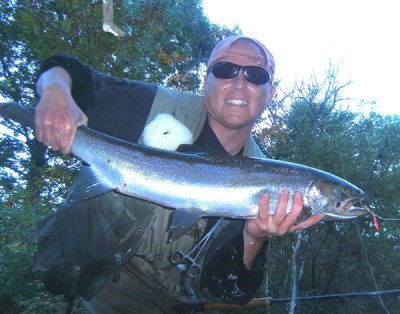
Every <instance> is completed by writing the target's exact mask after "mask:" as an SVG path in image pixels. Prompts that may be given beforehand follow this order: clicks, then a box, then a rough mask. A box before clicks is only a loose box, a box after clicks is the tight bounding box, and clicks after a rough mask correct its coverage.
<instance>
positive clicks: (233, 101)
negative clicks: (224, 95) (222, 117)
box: [226, 99, 248, 106]
mask: <svg viewBox="0 0 400 314" xmlns="http://www.w3.org/2000/svg"><path fill="white" fill-rule="evenodd" d="M226 102H227V103H228V104H231V105H239V106H243V105H247V104H248V102H247V101H246V100H243V99H227V100H226Z"/></svg>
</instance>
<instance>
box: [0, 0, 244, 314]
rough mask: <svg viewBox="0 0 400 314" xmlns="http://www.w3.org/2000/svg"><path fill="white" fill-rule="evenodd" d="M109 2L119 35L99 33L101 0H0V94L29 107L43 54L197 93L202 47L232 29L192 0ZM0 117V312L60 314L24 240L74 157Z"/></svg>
mask: <svg viewBox="0 0 400 314" xmlns="http://www.w3.org/2000/svg"><path fill="white" fill-rule="evenodd" d="M113 9H114V12H113V13H114V14H113V15H114V22H115V24H117V25H118V26H119V27H121V28H122V29H123V31H124V32H125V36H122V37H117V36H114V35H113V34H111V33H108V32H105V31H103V29H102V23H103V15H102V14H103V4H102V1H91V0H71V1H60V0H56V1H53V0H52V1H48V0H44V1H36V0H34V1H31V0H29V1H28V0H0V96H1V97H2V98H5V99H6V100H8V101H14V102H19V103H21V104H23V105H26V106H34V102H35V95H34V84H35V75H36V72H37V70H38V67H39V65H40V64H41V62H42V61H43V60H45V59H46V58H48V57H49V56H51V55H53V54H70V55H74V56H76V57H77V58H78V59H80V60H81V61H83V62H86V63H87V64H90V65H92V66H93V67H94V68H96V69H98V70H100V71H104V72H108V73H110V74H111V75H114V76H117V77H129V78H131V79H138V80H143V81H150V82H154V83H159V84H163V85H166V86H170V87H172V88H177V89H181V90H191V91H199V88H200V83H201V76H200V73H201V71H202V69H203V67H204V63H205V62H206V60H207V57H208V55H209V54H210V52H211V49H212V47H213V46H214V45H215V43H216V42H217V41H219V40H220V39H221V38H223V37H225V36H227V35H230V34H233V33H237V32H238V31H239V30H238V29H233V30H230V29H226V28H221V27H220V26H217V25H214V24H211V23H210V22H209V20H208V19H207V17H206V16H205V15H204V13H203V10H202V7H201V1H198V0H189V1H174V0H151V1H141V0H136V1H133V0H125V1H122V0H114V1H113ZM183 16H190V17H191V18H190V19H187V18H182V17H183ZM0 123H1V124H3V125H4V126H5V127H6V128H7V132H5V133H3V134H2V135H1V136H0V145H1V148H2V154H0V165H1V168H0V174H1V176H0V219H1V220H0V241H1V248H2V249H1V252H0V262H1V263H0V279H1V281H0V282H1V283H2V284H1V287H0V312H2V313H61V311H62V310H61V309H63V308H64V307H65V304H63V303H60V298H59V297H52V296H49V295H48V294H47V293H46V292H45V290H44V289H43V287H42V285H41V284H39V283H38V281H37V278H35V275H34V274H33V273H32V271H31V268H32V257H33V255H34V253H35V251H34V247H32V246H31V245H30V237H31V232H32V231H33V230H34V229H35V225H36V224H37V223H38V221H40V220H41V219H42V218H43V217H45V216H46V215H48V214H49V213H50V212H51V211H52V210H54V209H55V208H56V207H57V205H58V204H60V202H62V200H63V199H64V197H65V194H66V191H67V190H68V187H69V186H70V185H71V184H72V182H73V181H74V178H75V177H76V174H77V169H78V167H79V165H80V162H79V161H78V160H76V159H74V158H71V157H65V156H61V155H60V154H57V153H54V152H52V151H50V150H48V149H47V148H45V147H44V146H43V145H40V144H39V143H38V142H37V141H36V140H35V138H34V136H33V134H32V131H31V130H29V129H28V128H25V127H22V126H20V125H18V124H16V123H14V122H12V121H6V120H4V119H1V120H0ZM2 130H3V129H2Z"/></svg>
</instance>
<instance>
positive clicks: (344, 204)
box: [304, 179, 368, 220]
mask: <svg viewBox="0 0 400 314" xmlns="http://www.w3.org/2000/svg"><path fill="white" fill-rule="evenodd" d="M304 198H305V206H306V207H309V208H311V212H312V213H314V214H316V213H323V214H325V218H324V220H339V219H351V218H356V217H358V216H361V215H365V214H367V213H368V211H367V209H366V208H365V206H362V204H361V202H362V201H363V200H364V199H365V198H366V194H365V193H364V192H363V191H362V190H361V189H359V188H358V187H356V186H355V185H353V184H351V183H349V182H347V181H345V180H324V179H319V180H316V181H314V182H313V183H312V184H311V186H310V188H309V189H308V192H307V194H306V195H305V196H304Z"/></svg>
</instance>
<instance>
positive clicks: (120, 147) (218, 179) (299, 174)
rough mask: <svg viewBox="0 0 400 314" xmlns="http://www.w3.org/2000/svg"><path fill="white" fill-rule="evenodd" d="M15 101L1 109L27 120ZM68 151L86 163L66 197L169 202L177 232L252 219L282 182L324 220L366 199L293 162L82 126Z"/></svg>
mask: <svg viewBox="0 0 400 314" xmlns="http://www.w3.org/2000/svg"><path fill="white" fill-rule="evenodd" d="M8 105H9V106H10V105H11V104H8ZM15 106H18V107H21V106H19V105H16V104H14V105H13V107H9V108H8V109H7V110H5V107H7V106H5V105H0V113H2V114H3V115H4V116H6V117H9V118H12V119H13V120H15V121H17V122H19V121H21V122H22V123H24V124H25V125H27V126H30V127H33V112H32V111H30V110H27V109H25V108H24V107H22V109H21V108H15ZM10 112H11V113H10ZM15 112H19V113H18V114H15ZM26 115H30V116H31V117H27V116H26ZM30 119H31V120H32V121H31V122H27V121H29V120H30ZM30 123H32V124H31V125H29V124H30ZM71 152H72V153H73V154H74V155H75V156H76V157H78V158H79V159H81V160H82V161H84V162H85V163H86V164H88V166H84V167H83V169H82V173H83V175H82V178H83V179H82V180H80V181H79V182H80V186H79V187H78V188H77V189H76V190H75V192H74V193H73V194H72V197H71V201H79V200H83V199H88V198H91V197H95V196H97V195H100V194H102V193H106V192H108V191H116V192H119V193H121V194H125V195H128V196H133V197H137V198H140V199H143V200H147V201H150V202H153V203H156V204H159V205H161V206H165V207H168V208H172V209H175V211H174V214H173V215H172V222H171V232H173V231H174V230H176V231H177V233H180V232H179V231H178V230H181V231H182V230H183V229H186V228H187V227H189V226H190V225H192V224H193V223H195V222H196V221H197V220H198V219H200V218H201V217H205V216H214V217H228V218H240V219H250V218H254V217H256V216H257V214H258V207H259V201H260V196H261V195H262V194H264V193H269V195H270V208H273V209H274V208H276V205H277V202H278V198H279V195H280V193H281V191H282V190H283V189H288V190H290V192H291V193H294V192H296V191H299V192H301V193H302V194H303V201H304V208H303V211H304V213H306V216H310V215H312V214H317V213H324V214H325V216H324V217H325V218H324V219H326V220H331V219H350V218H355V217H357V216H360V215H363V214H366V213H368V211H367V210H366V209H365V208H363V207H358V206H356V205H357V204H359V203H360V202H361V201H363V200H364V199H365V198H366V195H365V193H364V192H363V191H362V190H361V189H359V188H358V187H356V186H355V185H353V184H351V183H350V182H348V181H346V180H344V179H342V178H339V177H337V176H335V175H333V174H330V173H328V172H325V171H321V170H319V169H315V168H311V167H308V166H304V165H300V164H295V163H290V162H284V161H278V160H268V159H258V158H251V157H238V156H228V155H217V154H207V153H182V152H175V151H165V150H159V149H154V148H149V147H146V146H142V145H137V144H133V143H128V142H125V141H122V140H119V139H117V138H114V137H111V136H108V135H105V134H102V133H99V132H97V131H94V130H92V129H89V128H87V127H79V128H78V130H77V132H76V136H75V139H74V142H73V144H72V148H71ZM289 206H290V204H289ZM271 213H272V212H271Z"/></svg>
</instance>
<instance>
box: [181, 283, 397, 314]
mask: <svg viewBox="0 0 400 314" xmlns="http://www.w3.org/2000/svg"><path fill="white" fill-rule="evenodd" d="M390 294H400V289H394V290H383V291H365V292H352V293H341V294H327V295H315V296H308V297H296V298H271V297H265V298H254V299H252V300H250V302H249V303H247V304H246V305H239V304H231V303H223V302H204V303H186V304H178V305H176V306H175V311H176V312H177V313H195V312H204V311H211V310H244V309H255V308H260V307H271V306H272V305H273V304H274V303H288V302H292V301H296V302H306V301H321V300H329V299H338V298H355V297H373V296H383V295H390Z"/></svg>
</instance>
